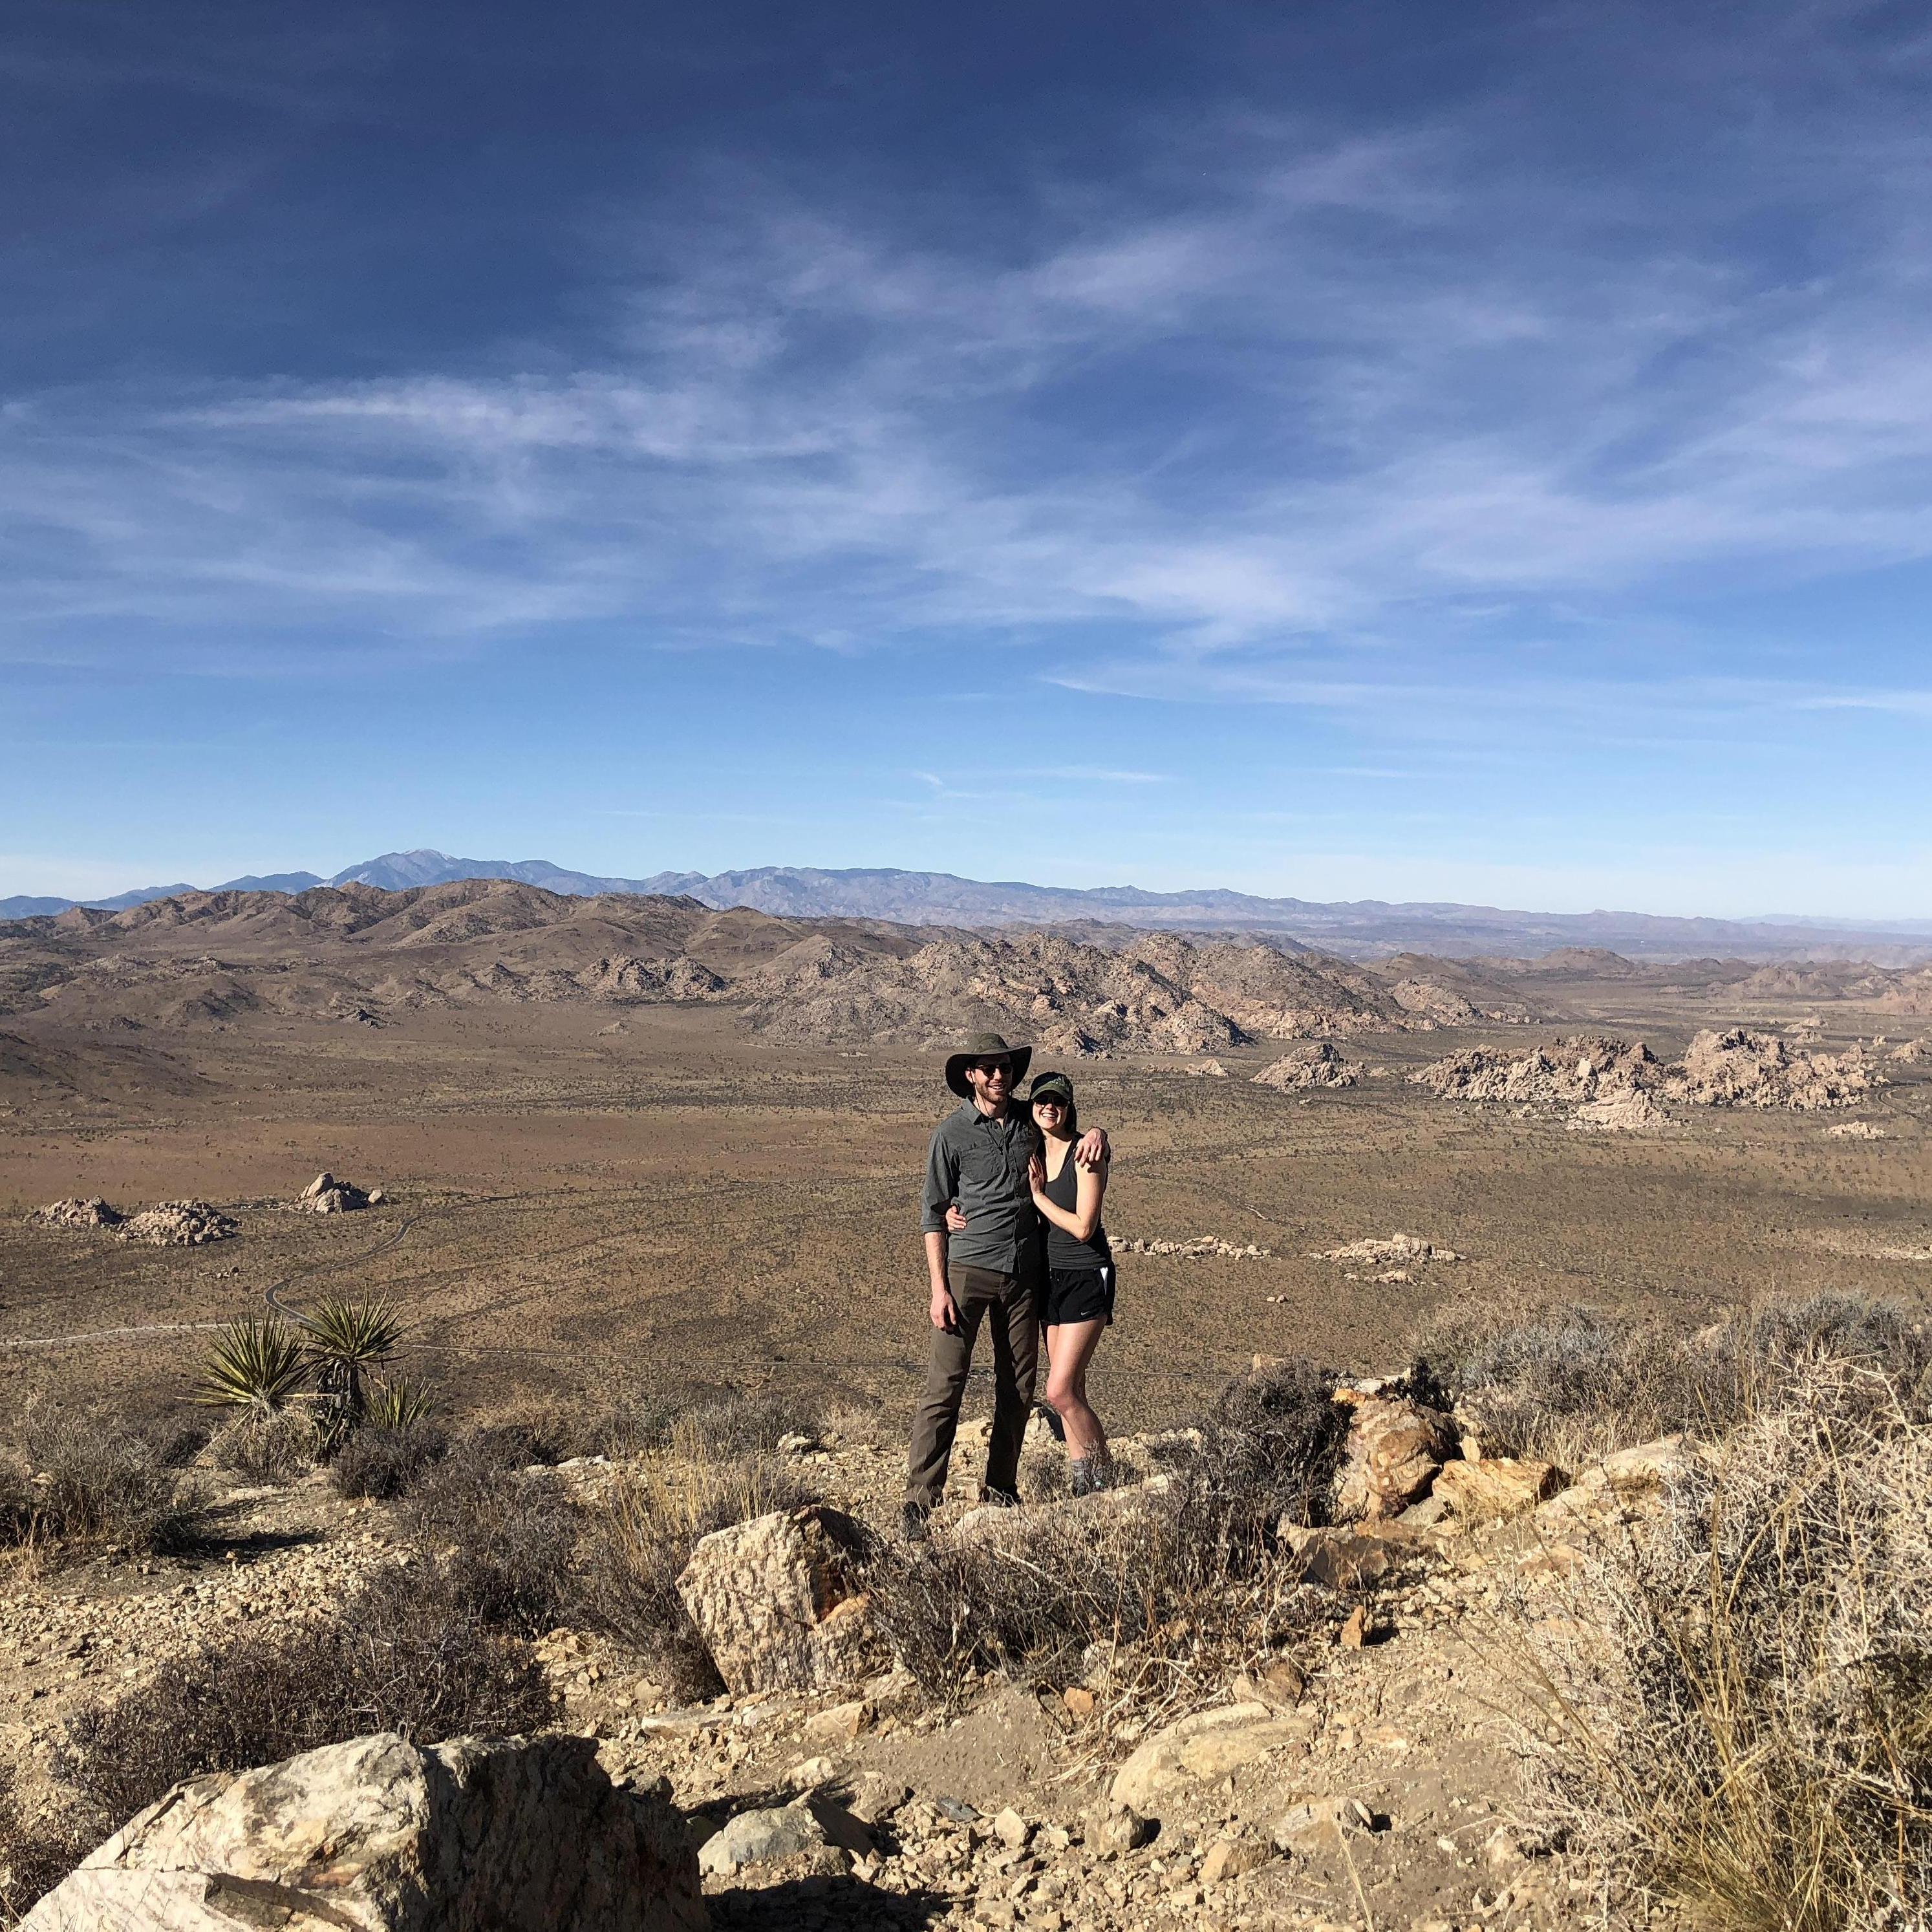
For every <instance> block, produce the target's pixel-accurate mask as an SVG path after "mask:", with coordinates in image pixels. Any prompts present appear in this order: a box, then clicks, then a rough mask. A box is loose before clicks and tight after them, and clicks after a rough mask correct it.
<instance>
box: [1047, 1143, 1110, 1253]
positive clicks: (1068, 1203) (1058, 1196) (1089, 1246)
mask: <svg viewBox="0 0 1932 1932" xmlns="http://www.w3.org/2000/svg"><path fill="white" fill-rule="evenodd" d="M1040 1192H1041V1193H1043V1194H1044V1195H1045V1196H1046V1198H1047V1199H1048V1200H1049V1201H1051V1202H1052V1203H1053V1205H1055V1207H1056V1208H1064V1210H1065V1211H1067V1213H1068V1214H1073V1212H1075V1211H1076V1208H1078V1207H1079V1198H1080V1163H1079V1162H1078V1161H1076V1160H1075V1159H1074V1158H1073V1149H1072V1148H1068V1149H1067V1158H1066V1159H1065V1160H1064V1161H1062V1162H1061V1164H1060V1172H1058V1174H1057V1175H1054V1176H1053V1177H1052V1178H1051V1179H1050V1180H1049V1181H1048V1182H1047V1184H1046V1187H1043V1188H1042V1189H1041V1190H1040ZM1040 1218H1041V1220H1046V1217H1045V1216H1044V1215H1042V1216H1041V1217H1040ZM1046 1265H1047V1266H1048V1267H1049V1268H1085V1269H1087V1270H1088V1271H1092V1270H1094V1269H1095V1268H1111V1267H1112V1266H1113V1265H1114V1251H1113V1250H1112V1248H1111V1247H1109V1246H1108V1245H1107V1231H1106V1229H1105V1228H1100V1227H1097V1228H1096V1229H1094V1232H1093V1233H1092V1234H1091V1235H1089V1236H1088V1238H1087V1239H1086V1240H1085V1241H1076V1240H1075V1239H1074V1238H1073V1236H1072V1235H1070V1234H1069V1233H1068V1232H1067V1230H1066V1229H1064V1228H1056V1227H1055V1226H1054V1225H1053V1223H1052V1222H1051V1221H1047V1223H1046Z"/></svg>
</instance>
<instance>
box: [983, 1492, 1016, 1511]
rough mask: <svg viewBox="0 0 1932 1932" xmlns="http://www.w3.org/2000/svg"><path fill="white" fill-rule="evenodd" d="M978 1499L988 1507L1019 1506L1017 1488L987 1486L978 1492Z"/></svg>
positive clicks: (1011, 1507)
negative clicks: (1003, 1488) (1006, 1488)
mask: <svg viewBox="0 0 1932 1932" xmlns="http://www.w3.org/2000/svg"><path fill="white" fill-rule="evenodd" d="M980 1501H981V1502H983V1503H984V1504H986V1506H987V1507H988V1508H989V1509H1018V1508H1019V1506H1020V1498H1019V1491H1018V1490H995V1489H992V1488H990V1487H989V1488H987V1489H984V1490H981V1491H980Z"/></svg>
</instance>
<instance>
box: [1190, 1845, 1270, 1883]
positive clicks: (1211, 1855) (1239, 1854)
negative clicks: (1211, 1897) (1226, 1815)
mask: <svg viewBox="0 0 1932 1932" xmlns="http://www.w3.org/2000/svg"><path fill="white" fill-rule="evenodd" d="M1273 1857H1274V1846H1272V1845H1271V1844H1269V1843H1268V1842H1267V1841H1265V1839H1261V1838H1217V1840H1216V1841H1214V1843H1213V1844H1211V1845H1210V1846H1208V1855H1207V1856H1206V1857H1205V1858H1203V1859H1202V1861H1201V1882H1202V1884H1203V1885H1225V1884H1226V1882H1227V1881H1228V1880H1229V1879H1231V1878H1239V1877H1241V1876H1242V1875H1243V1874H1244V1873H1247V1872H1251V1871H1257V1870H1259V1869H1260V1868H1261V1867H1262V1866H1263V1865H1265V1864H1267V1863H1268V1861H1269V1860H1270V1859H1271V1858H1273Z"/></svg>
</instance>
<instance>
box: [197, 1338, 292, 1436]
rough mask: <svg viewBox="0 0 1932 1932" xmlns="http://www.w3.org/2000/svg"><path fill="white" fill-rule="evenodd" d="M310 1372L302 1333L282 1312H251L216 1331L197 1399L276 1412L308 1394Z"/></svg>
mask: <svg viewBox="0 0 1932 1932" xmlns="http://www.w3.org/2000/svg"><path fill="white" fill-rule="evenodd" d="M308 1373H309V1352H308V1348H307V1347H306V1346H305V1344H304V1343H303V1341H302V1337H299V1335H297V1334H296V1333H295V1331H293V1329H291V1328H290V1327H289V1325H288V1324H287V1322H284V1321H282V1320H281V1319H280V1318H279V1317H278V1316H273V1315H251V1316H247V1317H245V1319H242V1320H241V1321H239V1322H229V1323H228V1324H227V1325H226V1326H225V1327H224V1328H222V1329H221V1330H220V1331H219V1332H218V1333H217V1334H216V1336H215V1338H214V1346H213V1347H211V1349H209V1350H208V1359H207V1361H205V1363H203V1364H202V1379H201V1384H200V1386H199V1388H198V1389H197V1390H196V1393H195V1400H196V1401H197V1402H200V1403H205V1404H206V1405H207V1406H208V1407H210V1408H211V1409H254V1410H255V1411H257V1412H259V1413H260V1414H262V1415H273V1414H275V1413H276V1412H278V1411H280V1410H281V1409H286V1408H287V1406H289V1404H290V1403H292V1402H293V1401H294V1400H296V1397H298V1396H299V1395H300V1394H302V1388H303V1385H304V1384H305V1382H307V1381H308Z"/></svg>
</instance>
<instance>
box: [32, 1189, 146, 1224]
mask: <svg viewBox="0 0 1932 1932" xmlns="http://www.w3.org/2000/svg"><path fill="white" fill-rule="evenodd" d="M27 1218H28V1220H30V1221H38V1222H40V1223H42V1224H43V1226H46V1227H49V1228H118V1227H119V1226H121V1223H123V1222H124V1221H125V1220H126V1219H127V1217H126V1216H125V1215H124V1214H122V1213H121V1211H120V1209H119V1208H115V1207H112V1206H110V1205H109V1204H108V1203H107V1202H105V1201H104V1200H102V1199H101V1196H99V1195H98V1194H96V1195H93V1196H90V1197H89V1199H86V1200H85V1201H82V1200H78V1199H75V1200H68V1201H52V1202H49V1203H48V1204H47V1205H46V1207H44V1208H36V1209H35V1210H34V1212H33V1213H32V1214H30V1215H28V1217H27Z"/></svg>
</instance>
